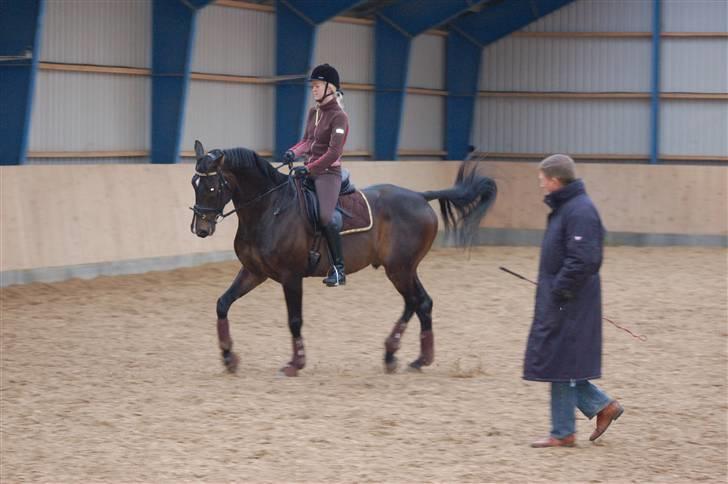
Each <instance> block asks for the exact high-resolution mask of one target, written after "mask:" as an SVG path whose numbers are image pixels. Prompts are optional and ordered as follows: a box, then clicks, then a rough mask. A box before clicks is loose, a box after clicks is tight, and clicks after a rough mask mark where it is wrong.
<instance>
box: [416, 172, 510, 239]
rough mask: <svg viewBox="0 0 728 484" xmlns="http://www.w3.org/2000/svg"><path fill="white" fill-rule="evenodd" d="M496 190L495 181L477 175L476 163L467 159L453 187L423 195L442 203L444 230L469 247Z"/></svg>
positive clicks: (493, 198)
mask: <svg viewBox="0 0 728 484" xmlns="http://www.w3.org/2000/svg"><path fill="white" fill-rule="evenodd" d="M497 193H498V187H497V186H496V183H495V180H493V179H492V178H489V177H487V176H483V175H480V174H478V172H477V163H469V162H467V161H464V162H463V163H462V164H461V165H460V169H459V170H458V176H457V178H455V186H454V187H452V188H449V189H447V190H436V191H428V192H423V193H422V195H423V196H424V197H425V199H426V200H427V201H428V202H429V201H430V200H438V201H439V202H440V212H441V213H442V219H443V221H444V223H445V232H446V233H452V234H453V235H454V236H455V241H456V243H457V244H458V245H460V246H464V247H466V246H470V245H472V244H473V241H474V240H475V236H476V235H477V232H478V228H479V227H480V221H481V220H482V219H483V217H485V214H486V213H487V212H488V209H489V208H490V207H491V206H492V205H493V202H494V201H495V198H496V195H497Z"/></svg>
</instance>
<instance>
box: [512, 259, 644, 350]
mask: <svg viewBox="0 0 728 484" xmlns="http://www.w3.org/2000/svg"><path fill="white" fill-rule="evenodd" d="M498 269H500V270H502V271H503V272H507V273H508V274H510V275H512V276H515V277H517V278H519V279H523V280H524V281H527V282H530V283H531V284H533V285H534V286H538V283H537V282H534V281H532V280H531V279H529V278H527V277H524V276H522V275H520V274H519V273H517V272H513V271H512V270H510V269H507V268H505V267H503V266H501V267H499V268H498ZM602 319H603V320H605V321H607V322H609V323H612V324H613V325H614V326H616V327H617V328H619V329H621V330H622V331H626V332H627V333H629V334H630V335H632V337H633V338H637V339H638V340H640V341H647V336H645V335H643V334H634V333H633V332H632V331H630V330H628V329H627V328H624V327H622V326H620V325H618V324H617V323H615V322H614V321H612V320H611V319H609V318H606V317H604V316H602Z"/></svg>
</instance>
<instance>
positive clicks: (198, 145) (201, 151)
mask: <svg viewBox="0 0 728 484" xmlns="http://www.w3.org/2000/svg"><path fill="white" fill-rule="evenodd" d="M195 156H196V157H197V159H198V160H199V159H200V158H202V157H203V156H205V148H203V147H202V143H200V140H195Z"/></svg>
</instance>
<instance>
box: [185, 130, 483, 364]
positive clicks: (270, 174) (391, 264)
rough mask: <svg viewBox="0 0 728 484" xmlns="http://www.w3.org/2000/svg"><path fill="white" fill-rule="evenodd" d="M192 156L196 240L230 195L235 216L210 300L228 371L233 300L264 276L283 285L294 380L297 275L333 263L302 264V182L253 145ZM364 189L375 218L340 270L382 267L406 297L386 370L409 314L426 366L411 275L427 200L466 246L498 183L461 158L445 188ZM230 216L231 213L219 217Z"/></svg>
mask: <svg viewBox="0 0 728 484" xmlns="http://www.w3.org/2000/svg"><path fill="white" fill-rule="evenodd" d="M195 154H196V157H197V164H196V166H195V171H196V173H195V175H194V177H193V179H192V185H193V187H194V189H195V206H194V208H193V211H194V215H193V218H192V225H191V230H192V231H193V232H194V233H195V234H197V235H198V236H199V237H207V236H210V235H212V234H213V233H214V232H215V226H216V223H217V222H219V221H220V220H221V218H222V217H223V209H224V207H225V205H226V204H227V203H228V202H230V201H231V200H232V202H233V204H234V206H235V210H234V213H236V214H237V216H238V231H237V234H236V236H235V243H234V245H235V253H236V254H237V256H238V259H240V262H241V263H242V268H241V269H240V272H239V273H238V275H237V276H236V277H235V280H233V282H232V284H231V285H230V287H229V288H228V290H227V291H225V293H224V294H223V295H222V296H221V297H220V298H219V299H218V301H217V334H218V341H219V345H220V349H221V351H222V359H223V363H224V365H225V367H226V368H227V370H228V371H230V372H234V371H235V370H236V369H237V366H238V362H239V358H238V356H237V355H236V354H235V353H233V351H232V349H233V341H232V338H231V337H230V326H229V322H228V318H227V316H228V310H229V309H230V306H231V305H232V304H233V302H235V301H236V300H237V299H238V298H240V297H242V296H244V295H245V294H247V293H248V292H250V291H251V290H252V289H254V288H255V287H256V286H258V285H259V284H261V283H262V282H263V281H265V280H266V279H273V280H274V281H276V282H278V283H279V284H280V285H281V286H283V293H284V295H285V300H286V306H287V309H288V327H289V329H290V331H291V336H292V339H293V356H292V358H291V361H289V362H288V363H287V364H286V366H284V367H283V368H282V372H283V373H284V374H285V375H287V376H295V375H297V373H298V370H301V369H302V368H303V367H304V366H305V364H306V356H305V351H304V346H303V338H302V337H301V327H302V325H303V318H302V298H303V278H304V277H307V276H320V277H324V276H325V275H326V273H327V271H328V268H329V267H330V262H329V257H328V256H326V257H324V256H323V254H322V257H321V260H320V261H319V262H318V265H317V266H315V268H313V270H312V269H311V267H309V265H310V264H309V251H310V249H311V247H312V244H313V240H314V235H315V234H314V233H313V230H312V228H311V224H310V222H309V221H308V219H307V216H306V214H305V213H304V211H303V209H302V208H301V206H302V205H301V204H300V203H299V202H298V200H299V198H300V197H301V194H300V193H299V186H300V183H296V180H295V179H294V178H293V177H291V176H289V175H284V174H282V173H279V172H278V171H277V170H276V169H274V168H273V167H272V166H271V165H270V163H269V162H268V161H266V160H264V159H262V158H260V157H259V156H258V155H257V154H256V153H255V152H253V151H251V150H247V149H243V148H236V149H230V150H212V151H210V152H209V153H208V152H206V151H205V150H204V148H203V146H202V144H201V143H200V142H199V141H196V142H195ZM362 191H363V192H364V194H365V195H366V197H367V198H368V200H369V203H370V206H371V212H372V217H373V219H374V220H373V221H374V224H373V227H372V229H371V230H369V231H367V232H359V233H354V234H350V235H346V236H344V238H343V246H344V250H343V252H344V257H345V266H346V268H347V273H354V272H356V271H359V270H361V269H363V268H365V267H367V266H369V265H371V266H374V267H375V268H378V267H380V266H382V267H384V270H385V271H386V273H387V277H388V278H389V280H390V281H392V284H394V287H395V288H396V289H397V291H399V293H400V294H401V295H402V297H403V298H404V313H403V314H402V316H401V317H400V318H399V320H398V321H397V322H396V323H395V325H394V328H393V329H392V331H391V333H390V334H389V337H387V339H386V340H385V345H384V346H385V353H384V363H385V369H386V371H388V372H393V371H395V370H396V368H397V359H396V358H395V353H396V351H397V350H398V349H399V347H400V341H401V338H402V335H403V334H404V331H405V329H406V327H407V323H408V322H409V320H410V318H411V317H412V315H413V314H417V317H418V318H419V320H420V355H419V357H418V358H417V359H416V360H415V361H413V362H412V363H410V367H411V368H414V369H420V368H422V367H423V366H427V365H430V364H431V363H432V362H433V360H434V356H435V354H434V337H433V333H432V299H431V298H430V296H429V295H428V294H427V292H426V291H425V288H424V287H423V286H422V283H421V282H420V279H419V277H418V276H417V266H418V264H419V263H420V261H421V260H422V259H423V257H425V254H427V252H428V251H429V250H430V247H431V246H432V242H433V241H434V240H435V236H436V235H437V224H438V219H437V216H436V214H435V211H434V210H433V209H432V208H431V207H430V205H429V204H428V202H429V201H431V200H439V202H440V209H441V211H442V216H443V220H444V221H445V224H446V228H447V229H448V230H449V231H451V232H452V233H454V235H456V236H457V237H458V240H459V242H460V243H461V244H465V245H467V244H470V243H471V242H472V240H473V236H474V234H475V231H476V230H477V229H478V227H479V225H480V221H481V219H482V218H483V217H484V216H485V214H486V212H487V210H488V208H489V207H490V206H491V204H492V203H493V201H494V200H495V196H496V185H495V182H494V181H493V180H492V179H490V178H487V177H484V176H481V175H478V174H477V173H476V170H475V167H473V166H470V165H469V164H467V163H466V162H464V163H463V164H462V165H461V167H460V170H459V172H458V176H457V179H456V182H455V186H454V187H453V188H450V189H447V190H440V191H431V192H423V193H419V192H414V191H411V190H408V189H406V188H402V187H398V186H394V185H376V186H371V187H368V188H365V189H364V190H362ZM230 213H233V212H228V214H225V215H229V214H230ZM324 245H325V244H324ZM324 252H326V251H324ZM331 291H335V289H331ZM332 295H335V294H332Z"/></svg>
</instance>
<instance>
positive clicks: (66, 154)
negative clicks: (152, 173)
mask: <svg viewBox="0 0 728 484" xmlns="http://www.w3.org/2000/svg"><path fill="white" fill-rule="evenodd" d="M145 156H149V151H147V150H134V151H29V152H28V158H143V157H145Z"/></svg>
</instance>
